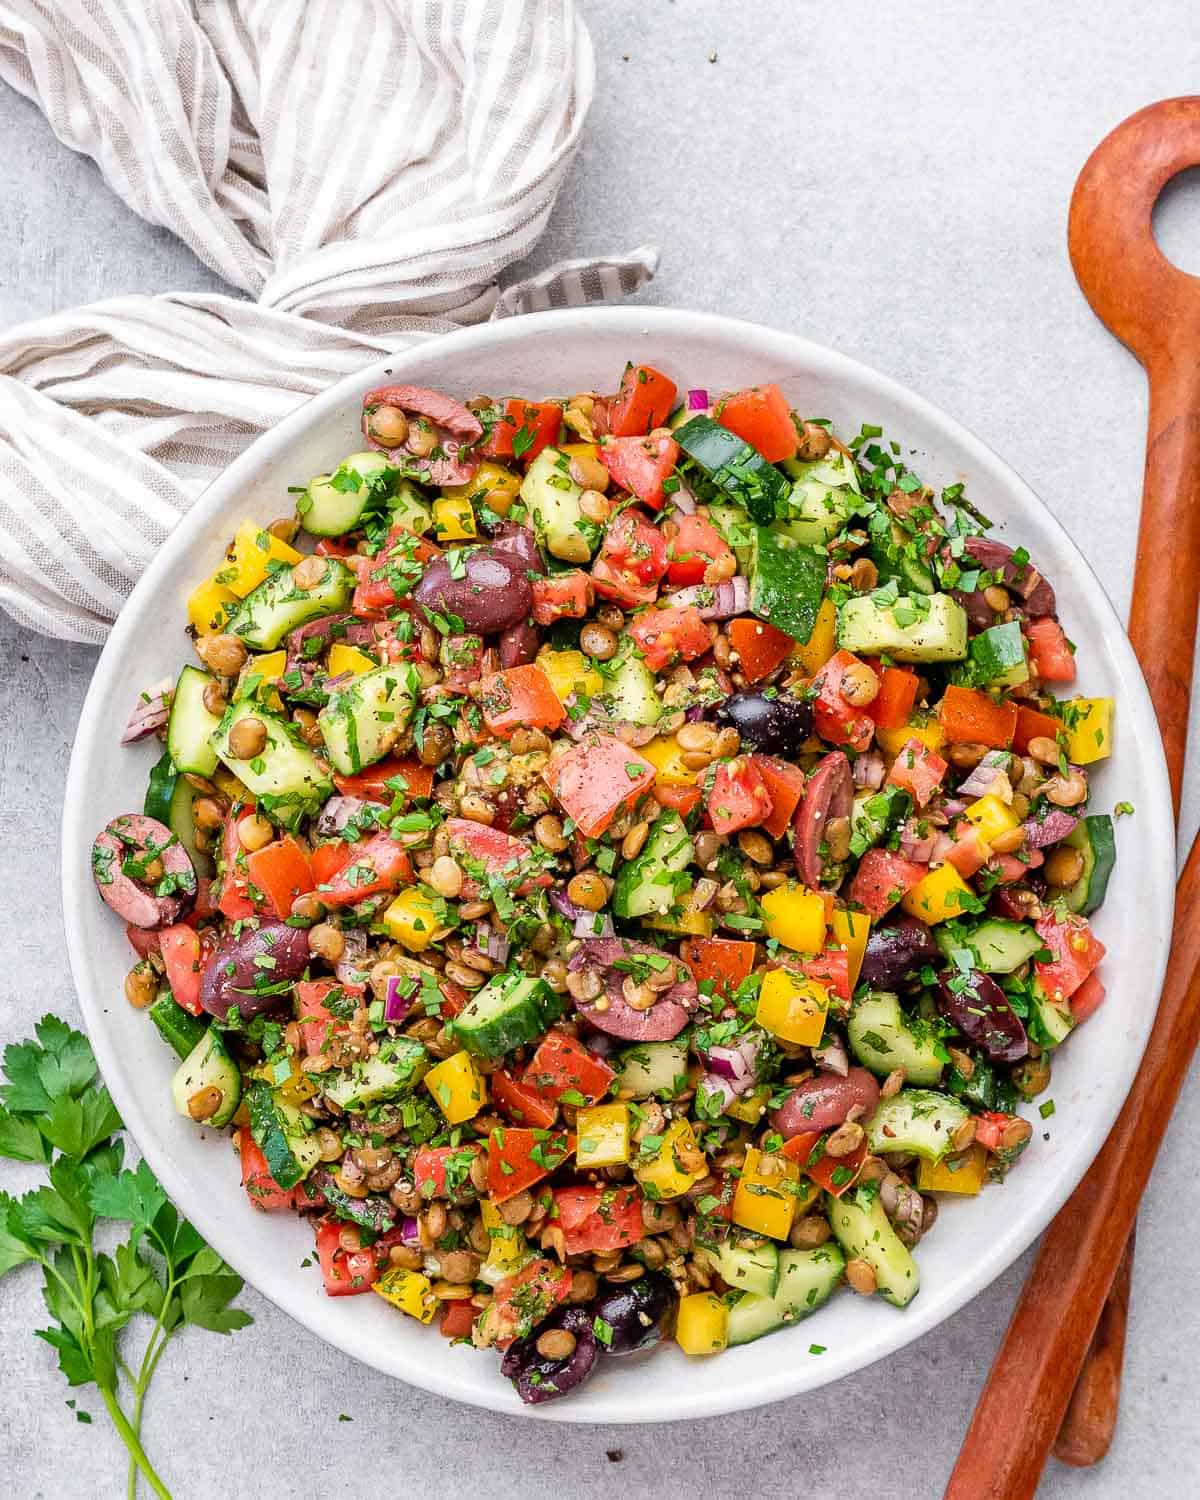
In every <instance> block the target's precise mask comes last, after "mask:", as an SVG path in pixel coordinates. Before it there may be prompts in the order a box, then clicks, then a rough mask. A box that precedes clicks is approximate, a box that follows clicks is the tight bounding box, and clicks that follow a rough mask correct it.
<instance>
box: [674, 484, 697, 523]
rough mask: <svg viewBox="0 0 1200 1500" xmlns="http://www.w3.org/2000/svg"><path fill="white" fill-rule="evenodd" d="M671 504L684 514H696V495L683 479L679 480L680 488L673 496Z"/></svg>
mask: <svg viewBox="0 0 1200 1500" xmlns="http://www.w3.org/2000/svg"><path fill="white" fill-rule="evenodd" d="M671 504H672V505H673V506H674V507H675V509H676V510H677V511H679V512H680V513H681V514H682V515H685V516H694V515H695V514H696V497H695V495H693V494H692V492H691V490H689V489H688V487H687V485H686V484H684V482H683V480H682V479H680V481H679V488H678V489H677V490H676V491H675V492H674V494H673V495H672V496H671Z"/></svg>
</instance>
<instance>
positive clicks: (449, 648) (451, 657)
mask: <svg viewBox="0 0 1200 1500" xmlns="http://www.w3.org/2000/svg"><path fill="white" fill-rule="evenodd" d="M438 660H439V661H440V662H441V664H442V670H443V671H444V672H445V674H446V675H445V677H444V679H443V681H444V682H445V685H446V686H447V687H448V688H449V689H450V691H451V692H452V693H465V692H466V691H467V689H468V688H469V687H470V686H471V684H472V683H473V682H478V681H479V678H480V675H481V671H482V663H483V637H482V636H481V635H470V634H466V633H464V634H460V635H445V636H443V637H442V643H441V645H440V647H439V648H438Z"/></svg>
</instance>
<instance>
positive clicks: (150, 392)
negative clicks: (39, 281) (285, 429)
mask: <svg viewBox="0 0 1200 1500" xmlns="http://www.w3.org/2000/svg"><path fill="white" fill-rule="evenodd" d="M0 78H2V79H4V80H5V81H6V82H7V83H9V84H11V85H12V86H13V87H14V88H16V89H18V90H20V92H21V93H23V94H25V95H27V96H28V97H29V98H31V99H33V100H34V101H35V102H36V103H37V104H38V105H39V106H40V107H41V109H42V110H43V111H44V112H45V115H46V117H47V119H48V120H49V122H50V124H51V126H52V127H53V129H54V132H55V134H56V135H57V136H58V138H59V139H60V140H61V141H62V142H64V144H66V145H67V146H70V147H71V148H72V149H73V150H76V151H82V152H86V153H87V155H89V156H91V157H92V158H93V159H94V160H95V162H96V163H97V165H98V166H99V168H100V170H101V172H102V173H103V174H104V177H105V179H106V181H107V182H108V184H109V186H110V187H112V188H113V190H114V191H115V192H117V193H118V194H120V196H121V197H122V198H123V199H124V201H125V202H126V203H127V204H128V205H129V206H130V207H131V208H132V209H134V210H135V211H136V212H137V213H139V214H140V215H141V216H142V217H143V218H144V219H147V220H149V221H150V222H151V223H155V224H162V225H165V226H166V227H167V228H169V229H170V230H172V232H173V233H175V234H176V235H178V236H179V238H180V239H181V240H183V241H184V243H185V244H187V245H188V246H189V247H190V248H191V249H192V250H193V251H194V252H195V253H196V255H198V256H199V257H200V259H201V260H202V261H204V262H205V264H206V265H208V266H210V267H212V268H213V270H215V271H216V272H218V273H219V274H220V275H221V276H223V277H224V278H225V280H226V281H228V282H229V283H230V284H231V285H232V286H233V287H235V288H237V289H238V291H239V292H240V293H242V294H243V295H241V296H223V295H205V294H197V295H167V296H158V297H150V296H141V295H134V296H126V297H116V298H112V299H110V300H108V301H105V302H98V303H94V304H91V305H90V306H87V307H83V308H77V309H75V310H73V311H71V312H67V313H60V314H57V315H55V316H52V317H48V318H43V319H40V320H38V321H37V322H33V323H27V324H23V325H21V326H20V327H17V328H14V329H11V330H9V331H8V332H7V333H5V334H0V607H2V608H3V609H5V610H6V611H7V612H8V613H9V614H11V615H12V616H13V617H14V619H16V620H17V621H18V622H19V623H20V624H22V625H24V626H26V627H28V628H29V629H32V630H36V631H39V632H41V633H43V634H46V635H51V636H57V637H59V638H62V639H66V640H77V641H89V642H99V641H102V640H103V639H104V637H105V636H106V634H107V632H108V628H109V625H110V624H111V622H112V620H113V619H114V618H115V616H116V614H117V611H118V610H119V609H120V608H121V605H122V603H123V602H124V600H125V599H126V597H127V596H128V594H129V592H130V590H131V589H132V587H133V585H134V583H135V582H136V581H137V578H138V577H139V575H140V573H141V572H142V570H143V569H144V568H145V566H146V565H147V563H148V562H149V561H150V559H151V557H153V555H154V553H155V551H156V550H157V548H158V547H159V546H160V545H161V543H162V542H163V540H164V539H165V537H166V536H167V534H168V532H169V531H170V530H171V528H172V527H173V526H174V524H175V523H176V521H177V520H178V519H179V517H180V516H181V515H183V513H184V512H185V511H186V510H187V509H188V507H189V505H190V504H191V503H192V501H193V500H194V499H195V498H196V496H197V495H198V494H199V493H200V491H201V490H202V489H203V488H204V487H205V485H206V484H208V482H209V481H210V480H211V479H212V478H213V477H214V476H215V475H216V474H218V473H219V472H220V471H221V470H222V469H223V468H224V467H225V466H226V465H227V464H228V463H229V462H230V460H231V459H232V458H234V457H235V456H236V455H237V454H238V453H239V452H241V450H242V449H243V448H244V447H245V446H246V445H247V444H248V443H250V442H251V441H252V440H253V439H254V438H255V437H256V436H257V435H258V434H259V433H261V432H263V431H264V430H265V429H267V428H269V427H271V426H272V425H273V424H275V423H276V422H278V421H279V419H280V418H281V417H283V416H285V415H286V414H287V413H288V412H289V411H291V410H292V409H293V408H294V407H295V406H297V405H298V404H299V403H300V402H302V401H304V400H306V399H307V398H308V397H309V396H312V395H314V394H316V392H318V391H320V390H322V389H324V388H325V387H326V386H328V385H329V384H330V383H331V382H332V381H335V380H337V379H339V378H340V377H341V376H344V375H347V374H349V373H351V372H353V371H354V370H356V369H358V368H360V367H361V366H362V365H363V364H364V363H366V362H368V361H369V360H372V359H374V358H376V357H378V356H380V355H383V354H388V353H395V352H396V351H398V350H401V349H406V348H409V347H410V346H411V345H412V344H413V343H415V342H416V341H418V340H420V339H422V338H427V337H429V336H431V335H433V334H437V333H441V332H445V331H447V330H448V329H451V328H454V327H457V326H460V325H462V324H466V323H476V322H480V321H483V320H485V319H487V318H489V317H497V316H506V315H509V314H513V313H521V312H528V311H532V310H537V309H541V308H546V307H555V306H562V305H568V304H569V305H578V304H580V303H583V302H589V301H597V300H602V299H605V298H611V297H614V296H620V295H624V294H627V293H629V292H632V291H635V290H636V289H637V288H638V287H640V286H641V285H643V284H644V283H645V282H646V281H647V280H648V279H649V277H650V276H652V275H653V273H654V267H655V264H656V260H657V255H656V252H655V251H654V250H653V249H652V248H651V247H647V246H643V247H641V248H639V249H638V250H635V251H633V252H631V253H630V254H629V255H627V256H623V257H614V258H612V259H609V260H601V261H572V262H568V263H564V264H562V265H559V266H556V267H553V268H552V269H551V270H549V271H546V272H543V273H542V274H541V275H539V276H537V277H535V278H533V279H532V280H530V281H527V282H524V283H521V284H518V285H516V286H510V287H508V288H507V289H506V290H504V291H501V290H500V289H499V288H498V286H497V281H496V278H497V276H498V275H499V273H500V272H501V271H502V270H503V269H504V268H505V267H506V266H508V265H511V264H512V263H513V262H514V261H516V260H518V259H520V258H521V257H522V256H524V255H526V254H527V253H528V252H529V251H530V249H531V248H532V247H533V245H534V243H535V242H536V240H537V239H538V236H539V235H540V233H541V231H542V229H543V227H544V225H545V223H546V219H547V217H548V215H549V213H550V210H551V208H552V206H553V204H554V200H555V197H556V196H557V193H558V190H559V188H560V186H561V185H562V182H563V179H564V176H565V174H566V172H567V169H568V167H569V165H570V163H571V160H572V158H573V156H574V153H575V150H576V147H577V145H578V143H579V137H580V132H581V130H582V127H583V122H584V118H585V116H586V114H587V110H588V106H589V104H590V102H591V98H592V92H593V87H594V81H595V69H594V62H593V56H592V49H591V43H590V41H589V38H588V34H587V31H586V30H585V28H584V26H583V23H582V22H581V21H580V19H579V18H578V16H577V15H576V12H575V5H574V3H573V0H0ZM251 299H253V300H251Z"/></svg>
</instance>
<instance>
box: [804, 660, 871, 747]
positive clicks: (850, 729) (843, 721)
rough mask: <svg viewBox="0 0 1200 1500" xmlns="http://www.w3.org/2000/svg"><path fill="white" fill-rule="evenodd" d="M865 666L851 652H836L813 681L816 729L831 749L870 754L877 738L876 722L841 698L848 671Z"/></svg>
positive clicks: (814, 722) (814, 725)
mask: <svg viewBox="0 0 1200 1500" xmlns="http://www.w3.org/2000/svg"><path fill="white" fill-rule="evenodd" d="M855 665H865V663H860V662H859V660H858V657H857V656H854V655H853V654H852V653H851V652H849V651H836V652H834V654H833V655H832V656H831V657H830V658H829V660H828V661H827V662H826V663H825V665H824V666H823V667H822V668H821V670H820V671H819V672H818V673H817V675H816V676H815V677H814V678H813V681H812V685H813V688H814V690H815V696H814V698H813V727H814V728H815V729H816V731H817V733H818V734H819V735H820V736H821V738H822V739H823V740H826V741H828V743H829V744H831V745H849V746H850V748H851V749H852V750H869V749H870V748H871V740H872V739H873V738H874V735H875V720H874V719H872V718H870V717H869V715H867V714H865V713H863V712H862V711H861V710H860V709H857V708H855V707H854V706H853V704H850V703H847V702H846V700H845V698H843V697H842V679H843V678H844V677H845V675H846V669H847V667H852V666H855Z"/></svg>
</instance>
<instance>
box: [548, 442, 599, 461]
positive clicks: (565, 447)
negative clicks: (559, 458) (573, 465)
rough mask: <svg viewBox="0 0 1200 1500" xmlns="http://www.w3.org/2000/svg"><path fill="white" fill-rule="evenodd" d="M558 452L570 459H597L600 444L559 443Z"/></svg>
mask: <svg viewBox="0 0 1200 1500" xmlns="http://www.w3.org/2000/svg"><path fill="white" fill-rule="evenodd" d="M558 451H559V452H560V453H565V454H566V455H567V457H568V458H596V457H598V456H599V453H600V444H599V443H559V444H558Z"/></svg>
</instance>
